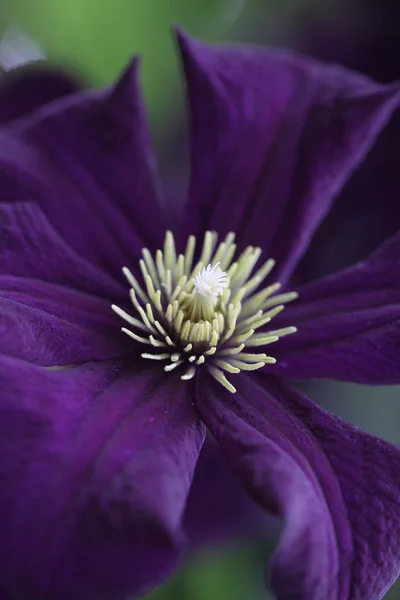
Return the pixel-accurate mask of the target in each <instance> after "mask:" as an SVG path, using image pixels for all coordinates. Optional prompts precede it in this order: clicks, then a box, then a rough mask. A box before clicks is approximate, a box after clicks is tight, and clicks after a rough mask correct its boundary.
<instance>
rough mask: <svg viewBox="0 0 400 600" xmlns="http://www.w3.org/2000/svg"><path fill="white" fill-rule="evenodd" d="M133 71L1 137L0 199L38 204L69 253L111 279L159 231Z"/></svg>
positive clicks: (152, 242) (156, 238)
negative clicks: (110, 275) (28, 201)
mask: <svg viewBox="0 0 400 600" xmlns="http://www.w3.org/2000/svg"><path fill="white" fill-rule="evenodd" d="M136 70H137V69H136V63H133V64H132V66H131V67H130V68H129V69H127V71H126V72H125V74H124V75H123V76H122V77H121V79H120V80H119V82H117V84H116V85H115V86H114V88H112V89H107V90H106V91H103V92H82V93H80V94H74V95H72V96H70V97H68V98H66V99H63V100H60V101H58V102H55V103H53V104H52V105H50V106H46V107H44V108H43V109H41V110H39V111H38V112H36V113H35V114H34V115H32V116H31V117H30V118H28V119H26V120H23V121H21V120H19V121H17V122H14V123H13V124H12V125H10V126H9V127H8V129H7V131H6V132H3V134H2V135H1V136H0V165H1V177H0V188H1V198H0V200H3V201H4V200H5V201H8V202H11V201H21V200H36V201H37V202H39V203H40V205H41V207H42V208H43V211H44V213H45V214H46V216H47V217H48V218H49V220H50V222H51V223H52V225H53V226H54V227H55V229H56V230H57V232H58V233H59V234H60V235H61V236H62V237H63V238H64V239H65V240H66V241H67V243H69V244H70V245H71V247H72V248H74V250H75V251H77V252H78V253H80V254H82V256H83V257H84V258H85V259H88V260H90V261H91V262H93V263H95V264H96V265H97V266H101V267H102V268H104V269H105V270H106V271H108V272H109V273H111V274H113V275H114V274H115V273H118V274H120V270H121V268H122V267H123V266H124V264H126V263H127V262H128V266H130V263H131V262H132V261H133V262H134V263H136V258H137V255H138V253H139V251H140V249H141V247H142V246H143V245H150V246H151V247H154V245H157V247H158V244H159V243H160V241H161V238H162V235H163V234H164V231H165V224H164V222H163V215H162V214H161V206H160V203H159V196H158V190H156V188H155V178H154V165H153V156H152V154H151V150H150V144H149V140H148V131H147V128H146V125H145V119H144V114H143V108H142V104H141V101H140V99H139V93H138V90H137V81H136Z"/></svg>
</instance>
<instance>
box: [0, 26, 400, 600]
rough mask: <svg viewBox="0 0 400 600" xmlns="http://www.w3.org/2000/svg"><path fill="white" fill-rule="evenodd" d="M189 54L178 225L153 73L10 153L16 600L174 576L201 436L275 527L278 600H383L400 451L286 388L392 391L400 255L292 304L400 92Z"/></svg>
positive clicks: (258, 59)
mask: <svg viewBox="0 0 400 600" xmlns="http://www.w3.org/2000/svg"><path fill="white" fill-rule="evenodd" d="M179 39H180V45H181V50H182V55H183V64H184V68H185V72H186V81H187V87H188V96H189V102H190V111H191V113H190V114H191V148H192V172H191V182H190V189H189V193H188V199H187V203H186V207H185V212H184V215H182V218H180V219H178V218H176V217H174V218H172V217H171V215H174V214H175V213H176V210H175V207H174V206H172V205H171V204H168V205H166V202H163V200H162V192H161V189H160V186H159V184H158V182H157V180H156V175H155V169H154V162H153V158H152V154H151V151H150V147H149V139H148V132H147V128H146V125H145V119H144V115H143V109H142V105H141V102H140V99H139V95H138V90H137V84H136V63H133V65H132V66H131V67H130V68H129V69H128V70H127V71H126V72H125V74H124V75H123V76H122V78H121V79H120V81H119V82H118V83H117V84H116V85H115V86H114V87H113V88H112V89H109V90H106V91H104V92H90V93H78V94H76V95H73V96H71V97H68V98H66V99H63V100H60V101H58V102H55V103H54V104H52V105H48V106H45V107H43V108H42V109H41V110H39V111H37V112H35V113H32V114H31V115H30V116H29V117H27V118H26V119H23V120H18V121H16V122H15V123H14V124H11V125H8V126H7V127H4V128H3V129H2V132H1V134H0V161H1V170H0V190H1V204H0V240H1V241H0V265H1V273H0V277H1V296H0V302H1V312H0V314H1V317H0V335H1V340H2V346H1V352H2V355H1V358H0V381H1V387H0V389H1V393H0V428H1V436H0V440H1V441H0V448H1V456H2V460H1V462H0V539H1V540H2V544H1V549H0V591H1V592H2V594H3V596H2V599H3V598H5V599H7V600H8V599H10V598H11V599H16V598H23V599H28V598H29V599H31V598H40V599H41V600H55V599H57V600H70V599H71V598H74V600H92V599H93V600H101V599H105V600H108V599H114V598H115V599H119V598H124V597H125V596H127V595H128V594H129V593H136V594H139V593H141V592H143V591H144V590H146V589H149V588H150V587H151V586H153V585H155V584H156V583H157V582H159V581H161V580H162V579H163V578H164V577H165V576H167V574H168V573H169V572H170V571H171V569H172V568H173V567H174V566H175V565H176V563H177V561H178V560H179V558H180V556H181V555H182V552H184V550H185V548H186V547H187V543H188V542H187V536H188V533H189V530H190V524H188V513H190V512H191V511H190V490H191V486H192V482H193V476H194V471H195V468H196V463H197V460H198V456H199V453H200V450H201V448H202V445H203V443H204V440H205V435H206V427H207V428H208V429H209V430H210V431H211V433H212V434H213V435H214V436H215V438H216V441H217V442H218V444H219V445H220V447H221V448H222V451H223V453H224V455H225V457H226V459H227V460H228V463H229V464H230V466H231V467H232V469H233V470H234V471H235V472H236V474H237V477H238V479H239V480H240V482H241V484H242V485H243V487H244V488H245V489H246V491H247V492H248V494H249V495H250V496H251V497H252V498H253V499H254V500H255V501H256V502H257V503H258V504H259V505H261V506H262V507H263V509H264V510H265V512H266V513H267V514H271V513H272V514H273V515H277V516H279V517H281V518H282V519H283V522H284V528H283V531H282V535H281V537H280V541H279V544H278V547H277V548H276V551H275V554H274V557H273V560H272V564H271V566H270V574H269V582H270V584H271V586H272V588H273V590H274V591H275V593H276V595H277V598H278V599H280V600H283V599H285V600H289V599H290V600H292V599H296V600H297V599H298V600H350V599H362V600H376V599H378V598H381V597H382V596H383V594H384V592H385V591H386V589H387V588H388V587H389V586H390V585H391V583H392V582H393V581H394V579H395V578H396V577H397V575H398V572H399V565H400V542H399V527H398V525H397V524H398V521H399V518H400V508H399V500H400V479H399V477H398V473H399V469H400V452H399V450H398V449H397V448H396V447H394V446H392V445H391V444H388V443H386V442H384V441H382V440H379V439H376V438H374V437H373V436H370V435H368V434H366V433H363V432H362V431H360V430H358V429H357V428H355V427H353V426H351V425H348V424H346V423H344V422H342V421H341V420H340V419H338V418H336V417H334V416H333V415H331V414H329V413H327V412H325V411H323V410H322V409H320V408H319V407H318V406H316V405H315V404H313V403H312V402H311V401H310V400H309V399H308V398H306V397H305V396H304V395H302V394H301V393H300V392H298V391H296V390H295V389H294V388H293V387H291V385H290V384H289V383H288V381H287V380H291V379H294V378H295V379H302V378H318V377H330V378H338V379H344V380H350V381H357V382H361V383H370V384H385V383H399V382H400V369H399V340H400V327H399V319H400V305H399V294H400V292H399V290H398V288H399V277H398V267H399V263H400V238H399V236H395V237H394V238H392V239H390V240H388V241H387V242H386V243H385V244H384V245H383V246H382V247H380V248H379V249H378V250H377V251H376V252H375V253H374V254H373V255H372V256H370V257H369V258H367V259H366V260H365V261H364V262H362V263H360V264H358V265H355V266H354V267H351V268H349V269H347V270H345V271H343V272H339V273H337V274H335V275H333V276H330V277H328V278H325V279H322V280H319V281H316V282H314V283H311V284H308V285H307V286H305V287H302V288H300V289H298V290H296V292H297V293H298V299H296V300H295V297H296V295H297V294H294V293H292V292H291V291H290V288H288V287H287V285H286V284H287V281H288V279H289V277H290V275H291V273H292V272H293V269H294V268H295V266H296V264H297V263H298V261H299V259H300V258H301V256H302V255H303V253H304V252H305V250H306V248H307V245H308V243H309V241H310V239H311V236H312V234H313V233H314V231H315V229H316V228H317V226H318V225H319V223H320V222H321V220H322V219H323V218H324V216H325V215H326V214H327V212H328V210H329V208H330V206H331V204H332V201H333V199H334V197H335V196H336V195H337V194H338V192H339V191H340V189H341V186H342V185H343V184H344V182H345V181H346V179H347V178H348V176H349V175H350V174H351V172H352V171H353V169H354V168H355V167H356V166H357V164H359V163H360V161H362V159H363V158H364V156H365V154H366V152H367V151H368V149H369V147H370V146H371V144H372V143H373V142H374V140H375V138H376V137H377V135H378V134H379V132H380V130H381V129H382V128H383V127H384V125H385V124H386V122H387V121H388V119H389V117H390V116H391V113H392V112H393V111H394V110H395V108H396V107H397V106H398V104H399V100H400V93H399V87H398V86H384V85H377V84H374V83H373V82H371V81H370V80H369V79H366V78H364V77H362V76H360V75H355V74H354V73H351V72H349V71H346V70H343V69H340V68H338V67H332V66H323V65H321V64H319V63H317V62H314V61H309V60H306V59H304V58H301V57H298V56H295V55H292V54H289V53H288V54H285V53H281V52H275V53H270V52H265V51H263V50H258V49H255V48H240V47H237V48H235V47H231V48H212V47H208V46H205V45H202V44H200V43H197V42H193V41H189V40H187V39H186V38H184V37H182V36H181V37H180V38H179ZM168 229H171V230H172V231H173V236H172V234H167V236H166V243H165V246H163V241H164V237H165V232H166V230H168ZM214 231H215V232H217V234H218V243H219V242H221V241H222V242H223V240H225V242H224V244H225V245H222V246H216V244H217V235H216V234H213V233H212V232H214ZM206 232H211V233H206ZM230 232H234V233H235V234H236V242H234V241H233V236H231V235H230ZM190 236H194V238H193V237H190ZM187 240H189V241H188V246H187V247H186V246H185V244H186V243H187ZM193 240H196V242H197V249H196V250H194V248H193V243H194V242H193ZM203 241H204V246H203V249H202V252H201V256H200V252H199V250H201V247H202V245H203ZM175 243H176V248H177V252H176V251H175ZM235 243H237V248H236V247H235V246H234V244H235ZM185 247H186V248H187V250H186V251H185ZM215 247H216V248H217V250H216V251H217V253H218V255H217V256H215V255H214V252H215V250H214V248H215ZM257 247H259V248H260V251H258V250H257ZM143 248H147V249H148V251H144V254H143V261H142V263H141V264H140V262H139V261H140V260H141V256H142V249H143ZM157 249H161V251H160V252H157ZM162 249H164V250H162ZM180 252H182V253H183V254H184V256H183V258H179V257H178V255H177V253H180ZM192 253H193V254H194V256H193V259H192ZM243 253H244V254H243ZM259 254H262V259H263V261H264V265H265V266H264V267H261V271H260V272H259V275H258V276H257V277H259V278H258V279H254V273H256V272H257V268H255V270H253V267H255V262H256V259H257V258H258V255H259ZM235 257H241V259H239V260H238V261H237V265H236V266H234V262H235V260H236V258H235ZM269 257H273V258H274V259H275V261H276V262H275V267H274V269H273V270H272V267H273V262H272V261H270V260H269ZM199 259H201V260H202V261H203V263H202V264H199V265H198V266H197V268H196V267H195V266H194V265H195V264H196V261H198V260H199ZM232 261H233V262H232ZM217 263H219V264H217ZM191 265H193V267H194V269H195V270H194V272H192V271H191ZM124 266H125V267H127V269H125V270H124V272H125V275H126V276H127V279H128V281H129V284H127V281H126V279H125V277H124V276H123V274H122V272H121V269H122V267H124ZM271 270H272V274H271V276H270V275H269V272H270V271H271ZM272 275H273V276H274V278H272ZM263 277H266V279H265V281H263V280H262V279H263ZM277 279H278V280H279V281H280V283H281V284H282V285H283V288H282V289H283V291H279V292H278V287H277V286H276V285H275V282H276V281H277ZM177 286H179V287H180V289H179V290H177V289H176V288H177ZM130 287H131V288H132V289H133V290H134V292H132V291H131V292H130V293H129V288H130ZM292 300H294V301H293V302H291V301H292ZM111 304H113V305H114V312H113V311H112V310H111ZM282 306H286V308H285V310H284V311H282V310H281V307H282ZM116 313H117V314H116ZM278 313H279V314H278ZM181 315H182V316H181ZM120 317H122V318H123V320H121V318H120ZM269 320H270V321H271V322H269ZM121 325H123V326H124V328H125V330H126V333H127V334H128V335H126V333H121V331H120V329H121ZM295 328H297V332H296V333H294V329H295ZM289 333H290V335H285V334H289ZM132 337H133V338H134V339H132ZM243 344H244V347H243ZM267 344H268V345H267ZM269 344H270V345H269ZM258 346H260V348H258ZM264 346H265V347H264ZM266 348H267V349H268V354H272V356H273V357H275V358H276V359H277V362H275V363H274V360H273V358H271V357H269V356H267V355H266V354H265V353H264V351H265V350H266ZM142 354H144V355H145V358H143V357H142V356H141V355H142ZM254 354H256V355H257V356H256V357H254ZM264 363H265V364H264ZM175 367H176V368H175ZM258 367H262V368H259V369H258ZM253 368H254V369H255V368H257V370H254V371H253ZM237 371H240V373H237ZM182 377H183V380H182ZM185 379H186V381H185ZM233 384H234V387H235V388H236V392H235V393H232V392H233V391H234V390H233V387H232V386H233ZM208 492H209V493H212V491H211V490H210V489H209V488H208ZM199 493H200V492H199ZM197 504H199V503H197ZM210 505H211V502H210V500H209V499H208V500H207V499H206V500H205V506H208V507H209V506H210ZM197 510H200V513H201V506H200V507H197ZM191 514H192V517H193V514H196V511H192V513H191ZM197 514H198V513H197Z"/></svg>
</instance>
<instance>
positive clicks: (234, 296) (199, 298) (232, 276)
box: [112, 231, 297, 393]
mask: <svg viewBox="0 0 400 600" xmlns="http://www.w3.org/2000/svg"><path fill="white" fill-rule="evenodd" d="M217 241H218V235H217V233H216V232H214V231H207V232H206V233H205V235H204V241H203V246H202V249H201V253H200V257H199V260H198V262H197V263H196V264H195V265H194V266H193V259H194V254H195V249H196V240H195V238H194V236H190V237H189V239H188V241H187V245H186V250H185V253H184V254H179V255H178V256H177V254H176V250H175V240H174V237H173V235H172V233H171V232H170V231H168V232H167V234H166V236H165V242H164V248H163V250H157V252H156V254H155V257H154V258H153V256H152V255H151V253H150V252H149V250H148V249H147V248H145V249H144V250H143V251H142V254H143V259H142V260H141V261H140V270H141V274H142V278H143V283H142V284H140V283H139V282H138V280H137V279H136V278H135V276H134V275H133V274H132V272H131V271H130V270H129V269H128V268H127V267H124V268H123V273H124V275H125V277H126V279H127V280H128V283H129V285H130V286H131V289H130V298H131V301H132V305H133V308H134V310H135V316H132V315H130V314H128V313H127V312H126V311H124V310H122V309H121V308H119V307H118V306H115V305H113V306H112V309H113V310H114V311H115V312H116V313H117V314H118V315H119V316H120V317H121V318H122V319H123V320H124V321H125V322H126V323H127V324H128V325H129V329H128V328H126V327H123V328H122V331H123V332H124V333H126V334H127V335H129V336H130V337H131V338H132V339H133V340H134V341H135V342H138V343H140V344H145V345H147V346H150V348H148V350H149V351H148V352H143V353H142V357H143V358H146V359H150V360H155V361H157V360H158V361H167V364H166V365H165V366H164V369H165V371H166V372H169V371H172V370H174V369H175V368H177V367H181V366H183V367H184V372H183V374H182V375H181V379H182V380H184V381H185V380H189V379H192V378H193V377H194V375H195V373H196V370H197V368H199V367H201V368H207V369H208V371H209V372H210V374H211V375H212V376H213V377H214V378H215V379H216V380H217V381H218V382H219V383H221V384H222V385H223V386H224V387H225V388H226V389H227V390H229V391H230V392H232V393H233V392H235V391H236V390H235V388H234V387H233V385H232V384H231V383H230V382H229V381H228V380H227V378H226V377H225V374H224V372H227V373H233V374H234V373H239V372H240V371H242V370H245V371H253V370H256V369H259V368H261V367H263V366H264V365H265V364H273V363H274V362H276V361H275V359H274V358H273V357H271V356H267V355H266V354H264V353H252V352H248V351H247V350H249V349H251V348H253V347H256V346H257V347H258V346H266V345H268V344H271V343H273V342H276V341H277V340H279V339H280V338H281V337H282V336H284V335H289V334H291V333H294V332H295V331H296V328H295V327H285V328H283V329H275V330H269V331H268V330H266V329H265V326H266V325H267V323H269V322H270V321H271V320H272V319H273V317H274V316H276V315H277V314H278V313H280V312H281V311H282V310H283V309H284V305H285V304H286V303H287V302H290V301H292V300H295V299H296V298H297V294H296V292H286V293H283V294H278V295H276V292H277V291H278V290H279V288H280V284H279V283H274V284H272V285H269V286H268V287H265V288H263V289H261V290H260V286H261V284H262V283H263V281H264V280H265V279H266V277H267V276H268V275H269V274H270V272H271V271H272V269H273V267H274V264H275V263H274V261H273V260H271V259H269V260H267V262H266V263H265V264H264V265H263V266H262V267H261V268H260V269H259V270H258V271H256V272H255V273H254V274H253V275H252V273H253V269H254V267H255V264H256V262H257V261H258V259H259V257H260V255H261V249H260V248H256V247H253V246H248V247H247V248H246V250H245V251H244V252H242V254H241V255H240V256H239V257H238V258H237V260H236V261H235V262H234V261H233V257H234V255H235V250H236V244H235V243H234V241H235V235H234V234H233V233H229V234H228V235H227V236H226V238H225V240H224V241H223V242H221V243H220V244H219V245H217ZM261 327H263V330H262V332H260V333H256V331H257V330H258V329H260V328H261Z"/></svg>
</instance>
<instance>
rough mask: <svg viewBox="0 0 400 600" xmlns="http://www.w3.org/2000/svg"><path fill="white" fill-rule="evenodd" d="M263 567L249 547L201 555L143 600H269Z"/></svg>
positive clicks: (253, 550) (214, 551) (252, 549)
mask: <svg viewBox="0 0 400 600" xmlns="http://www.w3.org/2000/svg"><path fill="white" fill-rule="evenodd" d="M257 566H260V569H257ZM263 567H264V565H263V564H262V565H261V562H260V558H259V557H258V556H257V555H256V550H255V549H254V548H252V547H241V548H234V549H226V548H224V549H221V550H216V549H215V550H213V551H209V552H203V553H201V554H200V555H199V556H198V557H197V558H196V559H194V560H192V561H191V562H189V563H188V564H186V565H185V566H184V567H183V568H182V569H180V570H179V571H178V574H177V575H176V576H175V577H173V578H172V579H171V581H169V582H168V583H166V584H164V585H162V586H161V587H159V588H158V589H157V590H155V591H154V592H153V593H151V594H149V595H147V596H145V597H143V600H178V599H179V600H270V599H271V596H270V595H269V594H268V592H267V591H266V590H265V589H264V586H263V585H262V582H263V573H262V570H263Z"/></svg>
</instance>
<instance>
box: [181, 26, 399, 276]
mask: <svg viewBox="0 0 400 600" xmlns="http://www.w3.org/2000/svg"><path fill="white" fill-rule="evenodd" d="M179 42H180V45H181V51H182V56H183V64H184V68H185V72H186V80H187V87H188V95H189V103H190V110H191V138H192V141H191V147H192V179H191V186H190V200H189V204H188V206H187V210H186V212H187V215H188V223H187V229H189V230H190V231H191V232H193V230H195V231H194V233H199V232H200V231H204V230H205V229H215V230H217V231H218V232H219V233H220V234H224V233H226V232H228V231H230V230H231V231H234V232H236V233H237V236H238V240H239V243H240V245H241V247H243V246H247V245H259V246H261V247H262V248H263V249H264V250H265V251H266V252H267V253H268V255H269V256H270V257H272V258H274V259H275V260H276V261H277V266H278V271H277V272H278V273H279V276H280V278H281V280H283V279H285V278H286V277H287V276H288V275H289V274H290V272H291V271H292V269H293V268H294V266H295V265H296V263H297V262H298V260H299V259H300V257H301V256H302V254H303V252H304V251H305V249H306V247H307V245H308V243H309V241H310V238H311V236H312V234H313V232H314V231H315V229H316V227H317V226H318V224H319V223H320V221H321V220H322V219H323V218H324V216H325V215H326V213H327V212H328V210H329V208H330V206H331V204H332V201H333V199H334V197H335V196H336V195H337V194H338V192H339V191H340V189H341V187H342V185H343V184H344V182H345V180H346V179H347V178H348V176H349V175H350V173H351V172H352V170H353V169H354V168H355V167H356V166H357V165H358V164H359V163H360V161H361V160H362V159H363V157H364V156H365V154H366V152H367V151H368V149H369V147H370V146H371V144H372V143H373V142H374V140H375V138H376V136H377V135H378V134H379V132H380V131H381V129H382V128H383V127H384V125H385V124H386V122H387V120H388V118H389V117H390V115H391V114H392V112H393V111H394V109H395V108H396V107H397V106H398V105H399V101H400V91H399V86H398V85H393V86H384V85H378V84H375V83H374V82H372V81H371V80H369V79H368V78H366V77H363V76H361V75H358V74H354V73H352V72H351V71H348V70H346V69H342V68H340V67H337V66H330V65H324V64H322V63H318V62H316V61H314V60H308V59H306V58H304V57H301V56H296V55H295V54H291V53H285V52H277V51H266V50H265V49H257V48H252V47H243V48H240V47H239V48H238V47H237V46H236V47H229V46H228V47H211V46H207V45H205V44H202V43H200V42H197V41H193V40H189V39H188V38H186V37H184V36H182V35H180V36H179Z"/></svg>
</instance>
